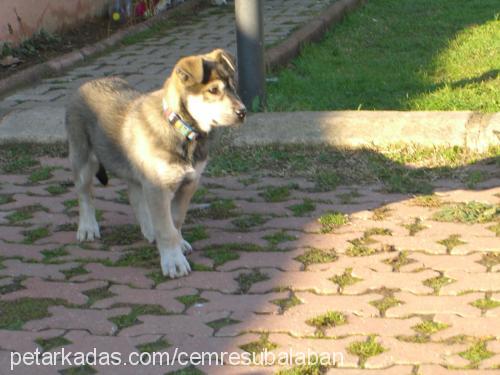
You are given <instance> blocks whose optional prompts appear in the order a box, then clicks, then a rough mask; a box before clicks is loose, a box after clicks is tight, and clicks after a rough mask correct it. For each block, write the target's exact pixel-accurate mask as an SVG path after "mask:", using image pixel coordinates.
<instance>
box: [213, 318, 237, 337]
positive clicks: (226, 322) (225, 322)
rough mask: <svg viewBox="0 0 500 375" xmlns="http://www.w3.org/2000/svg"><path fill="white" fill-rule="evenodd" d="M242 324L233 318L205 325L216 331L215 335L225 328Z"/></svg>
mask: <svg viewBox="0 0 500 375" xmlns="http://www.w3.org/2000/svg"><path fill="white" fill-rule="evenodd" d="M237 323H240V321H239V320H236V319H231V318H222V319H217V320H213V321H211V322H208V323H205V324H206V325H207V326H209V327H210V328H212V329H213V330H214V333H215V332H217V331H218V330H220V329H221V328H223V327H226V326H229V325H232V324H237Z"/></svg>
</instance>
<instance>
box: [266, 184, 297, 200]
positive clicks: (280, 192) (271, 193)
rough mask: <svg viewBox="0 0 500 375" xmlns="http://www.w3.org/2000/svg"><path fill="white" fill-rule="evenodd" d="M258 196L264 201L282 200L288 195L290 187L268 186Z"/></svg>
mask: <svg viewBox="0 0 500 375" xmlns="http://www.w3.org/2000/svg"><path fill="white" fill-rule="evenodd" d="M260 196H261V197H262V198H264V200H265V201H266V202H283V201H286V200H287V199H288V198H289V197H290V189H289V188H288V186H268V187H267V188H266V189H265V190H264V191H263V192H262V193H260Z"/></svg>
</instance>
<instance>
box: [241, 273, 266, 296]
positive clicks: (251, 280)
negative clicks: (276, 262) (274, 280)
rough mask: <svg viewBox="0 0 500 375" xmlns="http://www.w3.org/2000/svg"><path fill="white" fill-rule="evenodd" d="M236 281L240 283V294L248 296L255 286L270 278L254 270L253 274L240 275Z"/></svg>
mask: <svg viewBox="0 0 500 375" xmlns="http://www.w3.org/2000/svg"><path fill="white" fill-rule="evenodd" d="M235 280H236V281H237V282H238V285H239V292H240V293H241V294H246V293H248V291H249V290H250V288H251V287H252V285H253V284H255V283H258V282H261V281H265V280H269V276H268V275H267V274H265V273H262V272H260V270H252V272H249V273H240V274H239V275H238V277H237V278H236V279H235Z"/></svg>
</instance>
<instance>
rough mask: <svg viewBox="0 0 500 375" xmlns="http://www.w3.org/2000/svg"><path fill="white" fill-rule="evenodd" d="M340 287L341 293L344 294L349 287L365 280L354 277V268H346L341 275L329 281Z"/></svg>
mask: <svg viewBox="0 0 500 375" xmlns="http://www.w3.org/2000/svg"><path fill="white" fill-rule="evenodd" d="M329 280H330V281H332V282H333V283H335V284H337V285H338V286H339V292H340V293H342V291H343V290H344V288H345V287H346V286H349V285H354V284H356V283H358V282H360V281H363V279H361V278H359V277H355V276H353V275H352V268H346V269H345V270H344V272H343V273H342V274H341V275H335V276H333V277H331V278H330V279H329Z"/></svg>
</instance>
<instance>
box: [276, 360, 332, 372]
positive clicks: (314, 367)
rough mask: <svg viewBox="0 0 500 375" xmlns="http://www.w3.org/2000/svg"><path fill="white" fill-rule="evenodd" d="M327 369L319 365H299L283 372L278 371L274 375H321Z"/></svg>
mask: <svg viewBox="0 0 500 375" xmlns="http://www.w3.org/2000/svg"><path fill="white" fill-rule="evenodd" d="M327 371H328V367H327V366H325V365H322V364H320V363H319V361H318V362H317V363H316V364H313V365H299V366H295V367H292V368H288V369H285V370H280V371H278V372H277V373H276V375H323V374H326V372H327Z"/></svg>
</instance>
